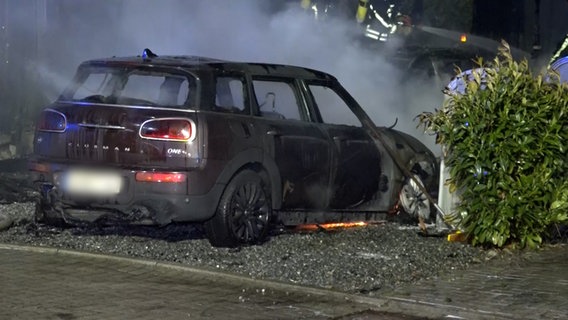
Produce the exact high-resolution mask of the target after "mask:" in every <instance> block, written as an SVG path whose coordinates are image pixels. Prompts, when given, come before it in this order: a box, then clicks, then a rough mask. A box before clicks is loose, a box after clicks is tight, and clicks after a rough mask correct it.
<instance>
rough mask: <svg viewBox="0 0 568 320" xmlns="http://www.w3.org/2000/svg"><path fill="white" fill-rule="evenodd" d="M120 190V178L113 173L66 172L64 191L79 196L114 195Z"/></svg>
mask: <svg viewBox="0 0 568 320" xmlns="http://www.w3.org/2000/svg"><path fill="white" fill-rule="evenodd" d="M121 188H122V177H121V176H120V175H118V174H117V173H114V172H100V171H80V170H74V171H69V172H67V174H66V176H65V180H64V189H65V191H66V192H68V193H72V194H79V195H94V196H101V195H115V194H118V193H120V189H121Z"/></svg>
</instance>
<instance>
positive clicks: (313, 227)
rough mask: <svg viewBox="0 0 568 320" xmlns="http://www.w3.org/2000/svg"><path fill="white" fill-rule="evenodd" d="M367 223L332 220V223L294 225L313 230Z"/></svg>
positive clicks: (302, 229)
mask: <svg viewBox="0 0 568 320" xmlns="http://www.w3.org/2000/svg"><path fill="white" fill-rule="evenodd" d="M367 225H369V223H368V222H364V221H357V222H334V223H322V224H303V225H299V226H297V227H296V230H300V231H313V230H320V229H324V230H330V229H339V228H355V227H365V226H367Z"/></svg>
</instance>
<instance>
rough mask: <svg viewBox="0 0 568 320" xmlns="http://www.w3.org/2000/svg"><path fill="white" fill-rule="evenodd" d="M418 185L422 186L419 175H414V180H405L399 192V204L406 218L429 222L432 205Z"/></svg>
mask: <svg viewBox="0 0 568 320" xmlns="http://www.w3.org/2000/svg"><path fill="white" fill-rule="evenodd" d="M418 184H420V185H421V186H424V184H423V182H422V179H420V176H419V175H417V174H414V179H411V178H407V179H406V181H405V183H404V185H403V186H402V189H401V190H400V194H399V203H400V206H401V207H402V210H403V211H404V213H405V214H406V215H408V218H410V219H412V220H414V221H416V220H420V219H422V221H425V222H430V220H431V218H432V206H433V205H432V204H431V203H430V200H429V199H428V197H427V196H426V194H424V192H423V191H422V189H421V188H420V186H419V185H418Z"/></svg>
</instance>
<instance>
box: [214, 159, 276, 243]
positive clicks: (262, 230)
mask: <svg viewBox="0 0 568 320" xmlns="http://www.w3.org/2000/svg"><path fill="white" fill-rule="evenodd" d="M271 216H272V205H271V201H270V188H269V186H268V185H267V183H266V182H265V181H264V180H263V179H262V177H261V176H260V175H259V174H258V173H257V172H255V171H253V170H248V169H247V170H243V171H241V172H239V173H237V175H236V176H235V177H233V179H232V180H231V181H230V182H229V184H228V185H227V188H226V189H225V191H224V192H223V195H222V197H221V200H220V201H219V206H218V207H217V211H216V213H215V215H214V216H213V218H211V219H210V220H209V221H207V222H206V223H205V231H206V232H207V237H208V239H209V242H210V243H211V244H212V245H213V246H216V247H236V246H240V245H248V244H257V243H259V242H262V241H263V240H264V239H265V238H266V235H267V234H268V230H269V227H270V219H271Z"/></svg>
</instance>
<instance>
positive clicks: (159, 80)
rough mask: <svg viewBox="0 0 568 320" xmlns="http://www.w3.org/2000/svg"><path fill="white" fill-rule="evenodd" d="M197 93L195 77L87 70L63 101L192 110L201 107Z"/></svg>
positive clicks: (78, 77)
mask: <svg viewBox="0 0 568 320" xmlns="http://www.w3.org/2000/svg"><path fill="white" fill-rule="evenodd" d="M196 92H197V80H196V78H195V77H193V76H191V75H186V74H172V73H165V72H155V71H146V70H137V69H130V70H128V69H112V68H106V69H101V68H84V69H83V70H79V73H78V74H77V76H76V77H75V81H74V83H73V84H72V85H71V87H70V88H69V89H68V90H67V91H66V92H65V93H64V95H63V96H62V98H61V99H60V100H72V101H80V102H92V103H104V104H118V105H142V106H161V107H170V108H189V107H192V106H195V105H197V101H196Z"/></svg>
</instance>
